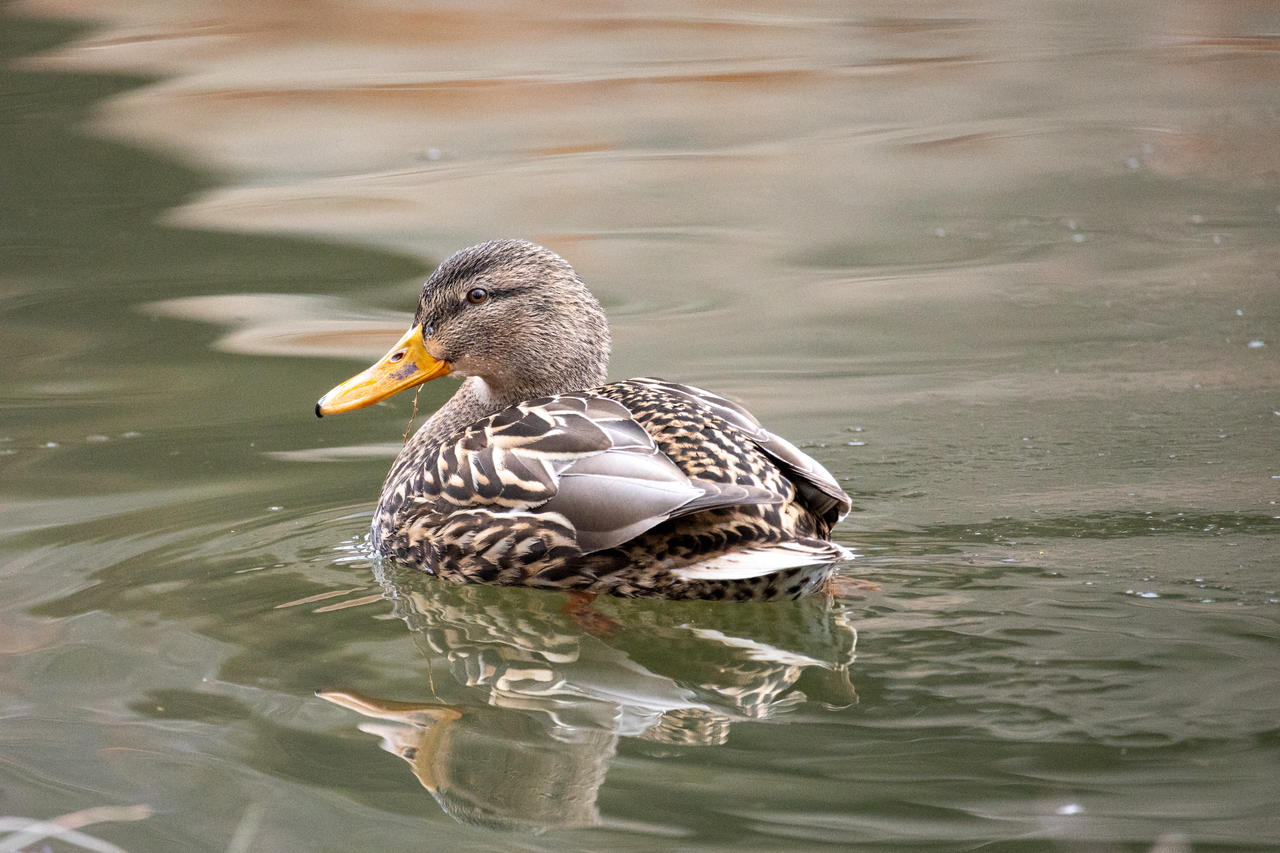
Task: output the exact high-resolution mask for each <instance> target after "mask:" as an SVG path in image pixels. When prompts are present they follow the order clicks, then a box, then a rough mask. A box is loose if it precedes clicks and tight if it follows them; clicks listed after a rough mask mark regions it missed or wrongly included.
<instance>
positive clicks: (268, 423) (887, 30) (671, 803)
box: [0, 0, 1280, 853]
mask: <svg viewBox="0 0 1280 853" xmlns="http://www.w3.org/2000/svg"><path fill="white" fill-rule="evenodd" d="M343 8H344V9H350V10H351V11H343V10H341V9H329V8H327V7H325V8H317V9H315V10H312V11H309V12H308V13H307V14H306V16H305V17H306V20H305V21H304V20H302V18H301V17H300V13H298V12H296V11H295V10H293V9H292V8H291V7H286V6H280V5H277V4H270V3H269V4H266V5H263V4H257V5H255V6H254V7H253V9H247V8H241V7H238V6H234V5H230V4H227V5H222V4H218V5H214V6H206V7H204V8H202V9H201V10H200V11H198V12H197V11H195V10H194V9H192V8H188V7H186V6H183V5H180V4H166V3H160V2H151V3H131V4H120V5H119V6H118V7H111V6H107V7H103V6H102V5H101V4H95V5H94V6H88V5H84V6H80V5H78V4H75V3H66V4H62V5H59V6H58V7H57V8H56V9H55V8H54V7H53V4H45V3H43V2H37V0H28V2H26V3H24V4H20V5H18V6H10V7H8V8H7V9H6V14H7V17H5V18H4V20H3V22H0V47H2V49H3V54H4V65H3V69H2V70H0V134H3V151H4V156H3V157H0V187H3V194H4V198H5V203H4V205H3V206H0V252H2V253H3V255H2V256H3V264H0V312H2V316H3V320H2V322H3V330H4V331H3V335H0V364H3V365H4V368H3V371H0V502H2V505H3V508H4V509H3V513H2V514H0V573H2V574H0V577H2V578H3V583H4V590H5V596H4V600H3V602H2V603H0V614H2V615H0V654H3V657H2V658H0V661H2V664H0V697H3V698H2V701H0V713H2V714H3V719H4V723H3V725H0V813H3V814H5V815H10V816H16V817H25V818H41V819H50V818H54V817H57V816H59V815H66V814H69V813H72V812H78V811H81V810H84V809H95V808H104V807H105V808H107V809H108V810H107V811H105V812H97V813H91V814H89V815H82V816H81V817H80V819H79V820H77V821H73V822H75V823H79V824H80V825H81V829H80V831H81V832H84V833H88V834H90V835H92V836H93V837H95V838H100V839H105V840H108V841H110V842H111V843H113V844H116V845H118V846H119V847H120V848H123V849H126V850H129V851H131V853H136V851H150V850H156V851H168V850H175V849H180V850H210V851H228V850H231V851H243V850H299V849H306V850H334V851H337V850H350V849H372V850H472V851H481V850H499V849H513V848H515V849H522V850H556V851H560V850H600V849H610V850H637V851H639V850H652V849H672V850H675V849H679V850H691V851H728V850H735V851H736V850H778V849H785V850H838V849H857V850H903V851H907V850H910V851H917V850H931V851H943V850H947V851H950V850H975V849H983V850H999V851H1015V850H1016V851H1023V850H1025V851H1041V850H1055V851H1057V850H1062V851H1148V850H1151V849H1153V848H1155V849H1158V850H1160V851H1162V853H1171V851H1182V850H1186V849H1192V850H1195V851H1217V850H1268V849H1275V848H1276V847H1277V846H1280V819H1278V818H1277V817H1276V802H1277V801H1280V760H1278V759H1280V728H1277V724H1276V708H1277V706H1278V705H1280V654H1278V652H1280V644H1278V643H1277V640H1278V638H1280V626H1278V624H1277V622H1278V621H1280V620H1278V616H1280V609H1277V602H1278V599H1280V579H1278V577H1277V571H1276V568H1277V556H1278V554H1280V549H1278V548H1277V535H1278V534H1280V520H1278V519H1277V516H1280V508H1278V506H1277V503H1276V502H1277V501H1278V500H1280V479H1278V478H1280V465H1278V464H1277V459H1278V458H1280V457H1277V454H1276V448H1277V447H1280V442H1277V431H1278V430H1280V415H1278V414H1277V412H1280V396H1277V388H1280V369H1278V367H1277V356H1276V353H1277V351H1278V350H1280V341H1277V340H1276V339H1275V335H1276V329H1277V328H1280V300H1278V299H1277V297H1276V294H1277V287H1278V285H1280V282H1278V281H1277V272H1276V271H1277V269H1280V182H1278V180H1277V175H1278V174H1280V154H1278V153H1277V152H1280V148H1277V146H1276V145H1275V142H1274V140H1275V139H1276V135H1277V130H1280V127H1278V121H1280V113H1277V101H1276V96H1275V92H1276V91H1277V83H1278V82H1280V80H1278V78H1280V65H1278V64H1277V56H1278V54H1277V52H1276V39H1275V35H1274V34H1275V33H1276V32H1277V31H1280V16H1277V14H1276V11H1275V8H1274V6H1273V5H1272V4H1268V3H1239V4H1231V5H1230V6H1224V5H1222V4H1215V3H1209V2H1196V3H1183V4H1178V5H1177V6H1176V7H1171V6H1169V5H1168V4H1159V3H1143V2H1126V3H1086V4H1074V5H1067V6H1063V5H1060V4H1052V3H1033V4H1009V3H1000V2H978V3H971V4H963V5H962V4H952V3H934V4H929V5H927V6H924V7H913V8H912V9H911V10H910V12H909V14H910V15H911V16H912V17H903V15H904V10H903V8H902V7H901V6H900V5H898V4H869V5H862V6H858V7H857V8H845V7H842V6H823V5H820V4H812V5H804V6H799V7H797V6H795V5H793V4H788V5H786V6H771V5H768V4H765V5H758V6H755V7H752V8H751V9H737V10H731V9H726V8H723V7H718V6H710V5H705V6H703V5H699V6H694V7H690V6H689V5H688V4H672V5H671V6H669V7H663V6H657V5H655V6H652V7H649V8H648V9H646V10H645V11H644V12H643V13H635V12H621V11H618V10H611V9H605V8H603V7H593V6H586V5H583V6H574V7H569V8H567V9H566V7H557V11H554V12H553V11H549V10H548V9H547V8H544V7H542V6H536V5H532V4H529V5H523V4H516V5H509V6H501V7H499V6H493V7H483V6H457V7H440V8H437V9H432V10H420V9H418V8H417V7H414V6H407V5H406V6H404V7H400V6H396V5H394V4H372V3H367V4H361V5H359V6H355V7H343ZM55 12H56V14H57V15H58V16H73V15H76V14H80V15H84V16H90V15H92V16H95V17H97V18H99V19H100V21H101V22H102V23H100V24H99V25H96V26H94V27H88V26H87V25H83V24H77V25H72V24H70V23H67V22H66V21H62V22H59V21H56V20H53V19H52V18H51V17H41V16H54V15H55ZM20 15H21V16H22V17H19V16H20ZM122 75H132V76H122ZM140 75H147V76H145V77H144V76H140ZM497 236H522V237H527V238H530V239H535V240H539V241H541V242H544V243H546V244H547V245H549V246H551V247H552V248H554V249H556V250H558V251H560V252H561V253H562V254H564V255H565V256H566V257H568V258H569V259H570V261H571V262H573V263H574V264H575V265H576V266H577V267H578V269H579V271H580V272H581V273H582V274H583V275H584V277H585V278H586V279H587V280H588V282H590V283H591V284H592V286H593V288H594V290H595V291H596V293H597V294H598V295H599V296H600V297H601V299H602V301H603V302H604V304H605V306H606V308H607V309H608V310H609V313H610V316H611V319H612V322H613V324H614V330H615V339H616V347H615V356H614V362H613V368H612V375H614V376H617V377H623V376H628V375H640V374H658V375H663V376H666V377H667V378H671V379H676V380H684V381H690V382H694V383H697V384H703V385H706V386H708V387H711V388H713V389H715V390H718V391H720V392H722V393H727V394H730V395H732V396H735V397H736V398H738V399H740V400H742V401H743V402H745V403H747V404H748V405H749V406H750V407H751V408H752V410H753V411H755V412H757V413H758V414H759V415H760V416H761V418H762V419H763V420H764V421H765V422H766V423H767V424H768V425H769V426H771V427H772V428H774V429H775V430H776V431H778V432H779V433H781V434H783V435H786V436H788V437H790V438H791V439H793V440H795V441H796V442H797V443H799V444H801V445H802V446H803V447H804V448H805V449H806V450H807V451H808V452H810V453H811V454H813V455H815V456H817V457H818V458H819V459H821V460H822V461H823V462H824V463H825V464H827V465H828V466H829V467H830V468H831V470H832V471H833V472H834V473H835V474H836V475H837V476H838V477H839V478H840V479H841V481H842V482H843V483H844V484H845V485H846V487H847V488H848V490H849V491H850V493H851V494H852V495H853V496H854V502H855V504H856V505H857V507H858V510H859V511H858V512H856V513H855V514H854V515H853V516H851V517H850V518H849V519H847V520H846V522H845V523H844V524H843V525H842V526H841V527H840V528H839V529H838V531H837V538H838V539H839V541H840V542H842V543H843V544H845V545H848V546H850V547H853V548H855V549H856V550H858V551H859V553H860V557H859V559H858V560H857V561H856V562H855V563H853V564H852V565H851V566H850V567H848V569H847V570H846V572H847V573H848V574H850V575H854V576H857V577H861V578H865V579H869V580H874V581H875V582H877V583H878V584H879V585H880V589H879V590H878V591H864V592H863V593H860V594H850V595H848V596H845V597H842V598H840V599H837V600H835V601H830V602H826V601H809V602H801V603H796V604H793V605H744V606H735V607H727V606H723V605H713V604H702V603H681V604H673V603H662V602H628V601H612V600H610V601H601V602H598V603H597V606H598V612H599V614H600V617H601V618H600V620H599V622H598V624H596V625H594V626H590V627H592V630H591V631H586V630H584V629H583V626H581V625H579V624H577V623H575V622H574V621H573V620H571V619H569V618H568V617H566V616H565V615H564V614H563V613H562V611H561V607H562V605H563V600H562V599H561V598H559V597H557V596H555V595H550V594H541V593H536V592H531V591H523V590H505V589H489V588H478V587H476V588H472V587H465V588H462V587H453V586H448V585H444V584H440V583H436V582H435V581H433V580H432V579H431V578H425V577H421V576H415V575H406V574H405V573H403V572H401V571H398V570H396V569H395V567H393V566H387V565H383V564H381V563H379V562H378V561H377V560H375V559H373V558H372V557H371V556H370V555H369V554H368V553H367V552H366V550H365V548H364V545H363V534H364V531H365V530H366V528H367V526H368V521H369V513H370V511H371V509H372V503H373V500H374V497H375V494H376V492H377V489H378V486H379V484H380V482H381V479H382V476H383V474H384V472H385V470H386V467H387V466H388V465H389V462H390V459H391V457H392V455H393V454H394V452H395V449H396V447H397V442H398V441H399V436H400V434H401V433H402V432H403V430H404V426H405V424H406V422H407V421H408V418H409V408H410V402H411V401H410V400H408V399H397V400H394V401H391V402H390V403H388V404H385V405H382V406H379V407H375V408H374V409H371V410H368V411H365V412H361V413H358V414H353V415H348V416H344V417H341V418H326V419H325V420H324V421H316V420H315V418H314V417H312V416H311V406H312V405H313V403H314V401H315V399H316V397H317V396H318V395H319V394H320V393H322V392H323V391H324V390H326V389H327V388H329V387H330V386H331V385H332V384H334V382H336V381H338V380H339V379H342V378H344V377H345V376H347V375H348V374H350V373H352V372H353V371H354V370H355V369H357V368H358V367H360V366H361V365H362V362H363V361H364V360H367V359H368V358H369V357H371V356H375V355H377V354H379V353H381V352H382V351H383V350H384V348H385V346H386V345H387V343H388V342H390V341H392V340H394V339H395V338H396V337H397V336H398V335H399V334H400V332H401V331H403V328H404V325H405V322H406V321H407V318H408V312H409V310H410V309H411V307H412V300H413V298H414V294H415V292H416V290H415V288H416V285H417V283H418V282H420V280H421V279H422V277H423V276H424V275H425V274H426V273H427V272H428V271H429V270H430V268H431V266H432V265H433V264H434V263H435V262H437V261H438V260H439V259H440V258H441V257H442V256H443V255H445V254H447V253H448V252H450V251H452V250H454V249H456V248H459V247H461V246H464V245H468V244H470V243H474V242H477V241H479V240H482V239H486V238H490V237H497ZM451 388H452V386H450V385H449V384H448V383H435V384H433V385H431V386H427V387H426V388H424V390H423V392H422V395H421V398H420V401H419V405H420V407H421V408H423V409H428V410H429V409H430V408H432V407H434V406H436V405H438V404H439V403H440V402H441V401H442V400H443V399H444V396H445V395H446V394H447V393H448V392H449V391H450V390H451ZM3 826H5V827H6V831H7V830H8V829H9V828H11V827H10V825H9V824H3ZM14 838H15V836H9V837H8V840H7V841H6V837H5V836H0V849H10V850H12V849H33V850H39V849H43V848H42V846H41V845H43V844H45V843H48V844H49V845H50V847H51V848H52V849H55V850H60V849H72V848H71V846H70V844H69V843H66V842H58V841H48V842H36V841H22V840H21V839H19V840H17V841H14ZM6 844H7V846H5V845H6ZM15 844H16V845H18V847H17V848H15Z"/></svg>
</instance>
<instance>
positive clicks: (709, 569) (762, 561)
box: [671, 542, 853, 581]
mask: <svg viewBox="0 0 1280 853" xmlns="http://www.w3.org/2000/svg"><path fill="white" fill-rule="evenodd" d="M831 548H832V550H836V551H839V552H840V556H841V557H843V558H844V559H850V558H851V557H852V556H853V555H852V554H851V553H850V552H849V551H847V550H846V549H844V548H842V547H840V546H839V545H836V544H835V543H834V542H833V543H831ZM831 561H832V556H831V554H830V552H828V551H826V550H825V549H824V550H822V551H818V550H816V549H811V548H806V547H804V546H803V545H796V544H786V545H774V546H771V547H767V548H748V549H746V550H743V551H735V552H734V553H732V554H723V555H721V556H719V557H712V558H711V559H709V560H703V561H701V562H699V563H694V564H693V565H691V566H684V567H683V568H679V569H672V570H671V574H673V575H674V576H675V577H677V578H679V579H680V580H689V581H694V580H725V581H728V580H742V579H743V578H758V577H761V576H763V575H768V574H773V573H774V572H780V571H782V570H783V569H798V568H800V567H801V566H816V565H820V564H823V563H829V562H831Z"/></svg>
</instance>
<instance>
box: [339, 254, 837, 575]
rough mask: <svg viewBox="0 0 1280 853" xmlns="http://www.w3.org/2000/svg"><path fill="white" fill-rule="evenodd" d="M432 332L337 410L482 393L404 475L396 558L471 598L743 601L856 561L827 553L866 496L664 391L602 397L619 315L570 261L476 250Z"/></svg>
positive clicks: (344, 393) (385, 544)
mask: <svg viewBox="0 0 1280 853" xmlns="http://www.w3.org/2000/svg"><path fill="white" fill-rule="evenodd" d="M414 321H415V325H414V329H413V330H411V333H410V334H409V335H406V336H405V338H404V339H402V341H401V344H402V345H404V346H403V347H401V349H399V350H393V351H392V352H391V353H388V356H387V357H386V358H385V359H384V360H383V362H380V363H379V364H378V365H375V367H374V368H370V371H374V373H375V374H376V376H375V379H376V381H377V382H381V383H384V384H385V383H386V381H387V380H386V377H387V376H388V375H390V376H391V377H392V378H393V379H394V380H395V383H396V384H395V386H394V387H393V388H392V389H391V390H390V391H387V390H385V389H382V390H378V391H377V392H376V393H375V394H374V395H372V396H371V395H370V394H368V393H367V392H366V391H364V390H361V391H360V394H362V395H363V396H361V397H360V400H358V401H356V402H354V403H351V402H347V401H346V398H348V397H352V396H358V395H354V394H353V392H352V391H350V390H344V389H348V386H352V387H359V388H360V389H365V388H366V387H367V386H369V385H370V383H371V382H373V381H375V380H374V379H370V378H369V377H368V376H367V375H366V374H369V373H370V371H366V374H361V375H360V376H359V377H355V378H354V379H353V380H350V381H349V382H348V383H346V384H344V385H343V386H339V387H338V388H335V389H334V391H331V392H330V393H329V394H328V395H326V396H325V397H324V398H322V400H321V402H320V403H319V404H317V413H324V412H327V411H344V410H345V409H346V408H353V407H355V406H357V405H367V404H368V402H372V401H373V400H374V399H381V397H382V396H386V395H387V394H389V393H394V392H395V391H396V390H399V389H400V388H402V387H408V385H411V384H417V382H419V381H425V380H423V379H421V378H418V376H425V377H426V378H428V379H429V378H434V377H435V376H438V375H441V373H442V372H454V373H458V374H461V375H463V376H465V377H466V378H465V379H464V381H463V383H462V386H461V387H460V388H459V389H458V392H457V393H455V394H454V395H453V397H452V398H451V399H450V400H449V401H448V402H447V403H446V404H445V405H444V406H443V407H442V408H441V409H440V410H439V411H437V412H436V413H435V414H434V415H433V416H432V417H431V418H430V419H429V420H428V421H427V422H426V423H425V424H424V425H423V426H422V428H421V429H420V430H419V431H418V432H417V434H415V435H414V437H413V438H412V439H411V440H410V441H409V442H408V443H407V444H406V445H405V447H404V449H403V450H402V451H401V453H400V455H399V457H398V458H397V459H396V462H395V464H394V465H393V466H392V468H391V472H390V474H389V475H388V477H387V480H386V482H385V484H384V485H383V489H382V496H381V499H380V500H379V503H378V508H377V511H376V513H375V516H374V524H373V534H372V536H373V542H374V545H375V546H376V547H377V549H378V550H379V551H380V552H381V553H383V554H386V555H388V556H391V557H393V558H395V559H396V560H398V561H400V562H402V563H406V564H408V565H411V566H415V567H420V568H423V569H426V570H428V571H432V572H435V573H437V574H439V575H441V576H443V577H446V578H450V579H453V580H459V581H467V582H480V583H494V584H510V585H521V586H534V587H545V588H555V589H566V590H579V591H584V592H591V593H608V594H612V595H624V596H666V597H675V598H733V599H746V598H753V599H758V598H777V597H796V596H799V595H804V594H807V593H809V592H812V591H814V590H815V589H816V588H818V587H819V586H820V585H821V584H822V582H823V581H825V580H826V579H827V577H829V575H830V574H831V572H832V570H833V569H832V566H833V563H834V561H836V560H838V559H841V558H842V557H844V556H847V553H846V552H845V551H844V550H843V549H842V548H840V547H839V546H838V545H834V544H833V543H831V542H829V541H828V540H827V537H828V535H829V534H830V531H831V527H832V525H834V524H835V523H836V521H838V520H839V519H840V518H842V517H843V516H844V515H845V514H846V513H847V512H848V511H849V508H850V503H849V498H848V496H847V495H846V494H845V493H844V491H843V490H842V489H841V488H840V486H839V485H838V483H837V482H836V481H835V479H834V478H833V477H832V476H831V475H830V474H829V473H828V472H827V471H826V469H824V468H823V467H822V466H821V465H819V464H818V463H817V462H816V461H814V460H813V459H811V458H810V457H809V456H807V455H806V454H804V453H802V452H801V451H800V450H798V449H797V448H796V447H794V446H793V445H792V444H790V443H789V442H787V441H786V440H784V439H782V438H779V437H778V436H775V435H773V434H772V433H770V432H768V431H767V430H765V429H764V428H763V427H762V426H761V425H760V423H759V422H758V421H757V420H756V419H755V418H754V417H753V416H752V415H751V414H750V413H748V412H747V411H746V410H745V409H743V408H742V407H740V406H738V405H737V404H735V403H732V402H730V401H728V400H726V399H724V398H723V397H719V396H717V395H715V394H712V393H710V392H708V391H703V390H701V389H698V388H694V387H691V386H687V385H679V384H676V383H671V382H664V381H662V380H660V379H630V380H626V381H623V382H614V383H610V384H602V383H603V380H604V375H605V368H606V365H607V362H608V352H609V334H608V325H607V323H606V321H605V318H604V312H603V310H602V309H601V308H600V305H599V303H598V302H596V300H595V298H594V297H593V296H592V295H591V294H590V292H589V291H588V290H587V289H586V286H585V285H584V284H583V283H582V282H581V280H580V279H579V278H578V277H577V275H576V274H575V273H574V271H573V269H572V268H571V267H570V266H569V265H568V264H567V263H565V261H564V260H563V259H561V258H560V257H559V256H558V255H555V254H554V253H552V252H550V251H548V250H546V249H543V248H541V247H539V246H534V245H532V244H530V243H524V242H520V241H501V242H494V243H485V244H482V245H480V246H475V247H472V248H470V249H464V250H463V251H461V252H458V253H457V254H455V255H453V256H452V257H451V258H449V259H448V260H446V261H445V262H444V263H443V264H441V266H440V268H439V269H437V270H436V272H435V273H434V274H433V275H432V276H431V277H430V279H429V280H428V281H427V283H426V285H425V286H424V287H423V293H422V299H421V302H420V304H419V307H418V310H417V313H416V314H415V317H414ZM419 330H420V331H419ZM419 338H420V339H421V340H419ZM397 346H401V345H397ZM423 351H425V354H423ZM414 353H418V356H415V357H418V358H419V361H418V362H417V366H416V367H415V366H414V364H410V363H409V362H412V361H413V358H409V359H408V361H406V354H409V355H410V356H412V355H413V354H414ZM415 371H421V373H419V374H415ZM357 380H359V381H357ZM378 395H380V396H378Z"/></svg>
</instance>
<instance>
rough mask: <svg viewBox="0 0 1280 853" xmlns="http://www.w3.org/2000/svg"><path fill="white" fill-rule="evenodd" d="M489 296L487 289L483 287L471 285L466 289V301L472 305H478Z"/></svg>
mask: <svg viewBox="0 0 1280 853" xmlns="http://www.w3.org/2000/svg"><path fill="white" fill-rule="evenodd" d="M488 298H489V291H487V290H485V289H484V288H483V287H473V288H471V289H470V290H468V291H467V301H468V302H470V303H471V304H472V305H479V304H480V303H481V302H484V301H485V300H486V299H488Z"/></svg>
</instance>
